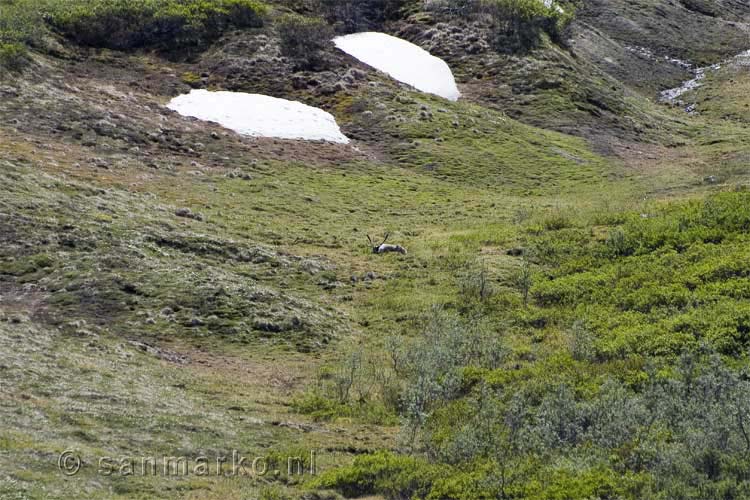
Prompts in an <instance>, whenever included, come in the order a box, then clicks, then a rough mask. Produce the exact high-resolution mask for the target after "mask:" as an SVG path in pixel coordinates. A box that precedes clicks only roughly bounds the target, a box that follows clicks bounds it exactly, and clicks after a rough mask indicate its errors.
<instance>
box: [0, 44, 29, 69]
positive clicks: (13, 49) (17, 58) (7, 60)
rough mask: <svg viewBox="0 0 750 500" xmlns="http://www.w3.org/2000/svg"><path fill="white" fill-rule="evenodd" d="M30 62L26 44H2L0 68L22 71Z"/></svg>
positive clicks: (0, 45)
mask: <svg viewBox="0 0 750 500" xmlns="http://www.w3.org/2000/svg"><path fill="white" fill-rule="evenodd" d="M28 63H29V54H28V50H27V49H26V46H25V45H23V44H20V43H2V44H0V68H5V69H7V70H8V71H20V70H21V69H23V68H24V67H25V66H26V65H27V64H28Z"/></svg>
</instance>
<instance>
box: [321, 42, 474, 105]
mask: <svg viewBox="0 0 750 500" xmlns="http://www.w3.org/2000/svg"><path fill="white" fill-rule="evenodd" d="M333 43H335V44H336V47H338V48H339V49H341V50H343V51H344V52H346V53H347V54H349V55H351V56H353V57H355V58H357V59H359V60H360V61H362V62H363V63H365V64H367V65H369V66H372V67H373V68H375V69H378V70H380V71H382V72H384V73H387V74H389V75H390V76H391V77H393V78H394V79H396V80H398V81H400V82H403V83H406V84H409V85H411V86H412V87H414V88H416V89H417V90H421V91H422V92H428V93H430V94H436V95H439V96H441V97H444V98H446V99H450V100H451V101H455V100H458V98H459V97H460V96H461V93H460V92H459V91H458V87H456V80H455V79H454V78H453V73H452V72H451V69H450V68H449V67H448V64H446V62H445V61H443V60H442V59H440V58H437V57H435V56H433V55H431V54H430V53H429V52H427V51H426V50H424V49H422V48H421V47H418V46H416V45H414V44H413V43H410V42H407V41H406V40H402V39H401V38H396V37H395V36H391V35H386V34H385V33H376V32H366V33H355V34H353V35H346V36H339V37H336V38H334V39H333Z"/></svg>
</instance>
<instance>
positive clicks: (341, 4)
mask: <svg viewBox="0 0 750 500" xmlns="http://www.w3.org/2000/svg"><path fill="white" fill-rule="evenodd" d="M408 3H409V0H318V5H319V9H320V11H321V12H322V13H323V17H325V19H326V21H328V22H329V23H331V25H333V26H334V27H335V28H336V31H338V32H340V33H355V32H358V31H367V30H374V29H379V28H381V27H382V26H383V23H385V22H386V21H389V20H393V19H396V18H398V16H399V14H400V13H401V11H402V10H403V9H404V7H405V6H406V5H407V4H408Z"/></svg>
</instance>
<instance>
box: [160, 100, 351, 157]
mask: <svg viewBox="0 0 750 500" xmlns="http://www.w3.org/2000/svg"><path fill="white" fill-rule="evenodd" d="M167 107H168V108H169V109H172V110H174V111H177V112H178V113H180V114H181V115H183V116H192V117H195V118H198V119H200V120H205V121H212V122H216V123H218V124H220V125H222V126H224V127H226V128H228V129H230V130H234V131H235V132H237V133H239V134H243V135H250V136H253V137H276V138H279V139H304V140H310V141H330V142H337V143H341V144H348V143H349V139H348V138H347V137H346V136H345V135H344V134H342V133H341V130H340V129H339V126H338V124H337V123H336V119H335V118H334V117H333V116H332V115H331V114H330V113H326V112H325V111H323V110H322V109H318V108H314V107H312V106H307V105H305V104H302V103H301V102H297V101H287V100H286V99H277V98H275V97H269V96H265V95H260V94H245V93H241V92H209V91H208V90H193V91H191V92H190V93H189V94H185V95H181V96H179V97H175V98H174V99H172V101H170V103H169V104H168V105H167Z"/></svg>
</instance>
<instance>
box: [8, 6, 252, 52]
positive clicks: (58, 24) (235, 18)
mask: <svg viewBox="0 0 750 500" xmlns="http://www.w3.org/2000/svg"><path fill="white" fill-rule="evenodd" d="M4 1H5V2H6V3H8V5H9V6H8V7H5V6H4V9H7V11H4V12H3V15H0V42H2V41H3V39H7V38H8V37H11V36H12V37H13V38H14V41H16V42H19V43H24V44H27V45H37V44H38V43H39V38H40V37H41V36H42V35H41V34H42V33H43V31H44V30H43V28H44V25H45V22H46V24H48V25H50V26H52V27H53V28H54V29H56V30H57V31H59V32H60V33H61V34H63V35H64V36H66V37H68V38H70V39H72V40H74V41H75V42H77V43H80V44H82V45H88V46H92V47H106V48H111V49H122V50H124V49H133V48H140V47H155V48H159V49H167V50H176V49H180V50H183V49H187V50H189V49H192V48H196V47H203V46H205V45H206V44H207V43H209V42H211V41H213V40H214V39H216V38H217V37H218V36H220V35H221V34H222V33H223V32H224V31H226V30H227V29H230V28H245V27H258V26H261V25H262V22H263V21H262V15H263V14H264V12H265V6H264V5H263V4H262V3H260V2H258V1H256V0H217V1H207V0H165V1H160V0H71V1H68V2H62V1H58V0H44V1H41V2H31V1H29V0H17V1H13V2H8V0H4Z"/></svg>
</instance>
